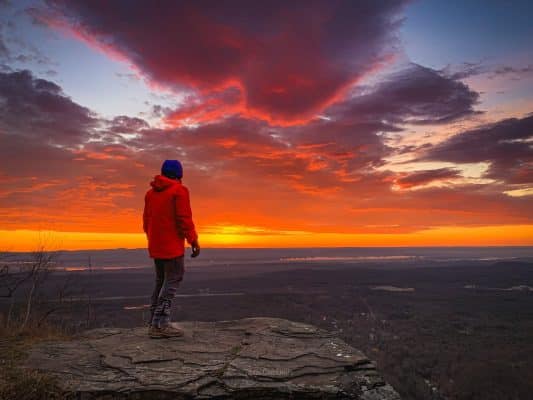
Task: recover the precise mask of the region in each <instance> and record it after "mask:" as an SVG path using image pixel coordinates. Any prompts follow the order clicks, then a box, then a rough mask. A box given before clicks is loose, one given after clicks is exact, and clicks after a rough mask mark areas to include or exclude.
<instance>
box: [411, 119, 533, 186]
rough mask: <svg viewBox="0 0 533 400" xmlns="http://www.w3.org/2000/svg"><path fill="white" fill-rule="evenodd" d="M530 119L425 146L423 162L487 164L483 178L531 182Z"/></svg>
mask: <svg viewBox="0 0 533 400" xmlns="http://www.w3.org/2000/svg"><path fill="white" fill-rule="evenodd" d="M532 140H533V116H528V117H525V118H509V119H505V120H501V121H498V122H495V123H493V124H489V125H485V126H482V127H479V128H476V129H473V130H469V131H465V132H461V133H458V134H456V135H453V136H451V137H450V138H449V139H447V140H445V141H444V142H442V143H439V144H437V145H435V146H432V147H429V148H428V150H427V151H426V154H425V155H424V156H423V157H422V159H424V160H435V161H449V162H454V163H477V162H488V163H490V167H489V169H488V171H487V172H486V177H488V178H493V179H497V180H501V181H504V182H506V183H509V184H527V183H529V184H530V183H533V146H532Z"/></svg>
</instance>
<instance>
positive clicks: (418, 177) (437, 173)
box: [395, 168, 461, 189]
mask: <svg viewBox="0 0 533 400" xmlns="http://www.w3.org/2000/svg"><path fill="white" fill-rule="evenodd" d="M460 176H461V174H460V172H459V171H458V170H456V169H453V168H439V169H431V170H423V171H416V172H413V173H407V174H402V175H401V176H400V177H399V178H397V179H396V180H395V184H396V186H398V187H399V188H400V189H411V188H414V187H417V186H424V185H427V184H430V183H433V182H438V181H446V180H450V179H455V178H459V177H460Z"/></svg>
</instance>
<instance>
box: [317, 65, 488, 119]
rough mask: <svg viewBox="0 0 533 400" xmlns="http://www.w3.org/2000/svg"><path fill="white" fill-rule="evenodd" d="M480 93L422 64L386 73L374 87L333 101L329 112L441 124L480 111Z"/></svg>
mask: <svg viewBox="0 0 533 400" xmlns="http://www.w3.org/2000/svg"><path fill="white" fill-rule="evenodd" d="M478 99H479V94H478V93H477V92H475V91H473V90H472V89H470V88H469V87H468V86H467V85H465V84H464V83H462V82H460V81H459V80H457V79H454V78H451V77H447V76H445V75H443V74H442V73H440V72H439V71H436V70H433V69H431V68H426V67H423V66H421V65H418V64H410V65H409V66H407V67H406V68H403V69H401V70H400V71H397V72H395V73H392V74H390V75H388V76H386V77H384V79H383V81H381V82H380V83H378V84H377V85H376V86H375V87H374V88H368V89H367V90H366V92H363V93H362V94H361V90H358V91H356V92H355V93H354V95H353V96H352V98H351V99H350V100H348V101H346V102H342V103H339V104H335V105H333V106H332V107H331V108H330V109H328V110H326V114H327V115H331V116H332V117H333V118H338V119H339V118H342V119H367V120H368V119H372V120H375V121H385V122H386V123H389V124H405V123H411V124H441V123H448V122H451V121H454V120H457V119H460V118H463V117H467V116H471V115H474V114H477V113H479V111H476V110H474V106H475V105H476V104H477V102H478Z"/></svg>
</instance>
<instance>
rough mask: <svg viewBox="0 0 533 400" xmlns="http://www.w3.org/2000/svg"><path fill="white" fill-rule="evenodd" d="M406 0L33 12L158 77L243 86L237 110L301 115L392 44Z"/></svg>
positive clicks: (205, 86) (173, 82) (77, 4)
mask: <svg viewBox="0 0 533 400" xmlns="http://www.w3.org/2000/svg"><path fill="white" fill-rule="evenodd" d="M403 3H405V1H399V0H398V1H396V0H393V1H369V2H353V1H346V0H341V1H335V2H323V1H293V2H286V1H281V0H279V1H269V2H262V1H255V2H252V1H244V0H234V1H229V2H228V1H225V2H220V1H217V0H212V1H210V0H205V1H195V2H185V1H164V2H157V4H153V5H151V6H149V7H147V6H146V4H145V3H143V2H127V1H122V2H120V1H119V2H103V1H100V2H85V1H59V0H58V1H49V2H48V4H49V5H50V6H51V7H52V8H53V10H54V12H50V11H49V10H45V11H43V10H41V11H40V12H37V11H35V10H34V11H33V14H34V15H35V16H36V17H37V18H38V19H40V20H42V21H46V22H47V23H49V24H50V25H52V26H53V25H58V24H59V25H67V26H69V27H70V29H71V30H72V32H73V33H74V34H75V35H77V36H79V37H81V38H83V39H84V40H86V41H89V42H92V43H94V44H95V45H96V46H98V47H100V48H101V49H103V50H104V51H111V52H113V53H114V54H115V55H117V54H120V56H122V57H125V58H127V59H128V60H130V61H131V62H133V63H134V64H135V65H136V66H137V67H138V68H139V69H140V70H141V71H142V72H143V73H144V74H145V75H146V76H148V77H149V78H150V80H151V81H152V82H154V83H156V84H160V85H161V84H162V85H166V86H177V87H183V86H186V87H191V88H194V89H197V90H199V93H202V94H203V93H205V92H206V91H213V90H215V91H217V90H222V89H225V88H228V87H232V88H236V89H238V90H240V91H241V96H242V97H243V99H244V104H243V107H242V108H241V112H242V113H246V114H249V115H255V116H261V117H262V118H266V119H268V120H276V121H282V122H283V121H285V122H287V121H289V122H295V121H299V120H302V119H304V120H307V119H309V118H311V117H312V116H314V114H315V113H316V112H318V111H320V110H321V109H322V108H323V107H324V106H326V105H327V104H330V103H331V102H333V101H334V100H338V98H339V96H340V95H341V94H342V92H343V90H344V89H345V88H347V87H348V86H350V85H351V84H353V83H354V82H356V81H357V80H359V79H360V78H361V77H362V76H364V75H365V74H366V73H368V72H369V71H372V70H373V69H375V68H376V67H377V66H378V65H379V64H380V63H383V62H386V61H387V60H388V58H390V56H391V55H392V53H393V52H394V51H395V49H394V46H395V44H396V43H397V41H396V40H395V34H396V32H397V28H398V27H399V24H400V23H401V19H400V17H399V15H400V12H401V10H402V8H403Z"/></svg>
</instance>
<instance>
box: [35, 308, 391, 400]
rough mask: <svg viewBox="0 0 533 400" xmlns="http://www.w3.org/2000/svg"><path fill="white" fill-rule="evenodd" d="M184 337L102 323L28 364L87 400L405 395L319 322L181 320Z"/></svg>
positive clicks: (40, 349) (50, 346) (47, 346)
mask: <svg viewBox="0 0 533 400" xmlns="http://www.w3.org/2000/svg"><path fill="white" fill-rule="evenodd" d="M180 327H181V328H183V329H184V330H185V336H184V337H182V338H173V339H150V338H149V337H148V335H147V328H133V329H111V328H104V329H96V330H92V331H88V332H87V333H85V334H84V335H83V336H79V337H77V338H75V339H74V340H69V341H56V342H46V343H41V344H38V345H36V346H35V347H34V348H33V349H32V350H31V351H30V354H29V357H28V359H27V366H28V367H29V368H34V369H38V370H40V371H43V372H46V373H49V374H52V375H54V376H56V377H57V378H58V381H59V384H60V387H61V389H62V390H64V391H65V392H66V393H67V394H68V397H72V398H83V399H103V398H105V399H141V398H142V399H171V398H172V399H365V400H378V399H383V400H398V399H399V398H400V397H399V396H398V394H397V393H396V392H395V391H394V389H393V388H392V387H391V386H390V385H388V384H386V383H385V382H384V381H383V379H382V378H381V377H380V376H379V374H378V373H377V372H376V369H375V365H374V364H373V363H372V362H371V361H370V360H369V359H368V358H367V357H366V356H365V355H364V354H363V353H361V352H360V351H358V350H356V349H354V348H352V347H350V346H349V345H348V344H346V343H345V342H344V341H342V340H340V339H339V338H337V337H335V336H334V335H333V334H331V333H329V332H327V331H324V330H321V329H318V328H316V327H314V326H312V325H306V324H302V323H296V322H291V321H287V320H283V319H276V318H247V319H242V320H237V321H219V322H183V323H180Z"/></svg>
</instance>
